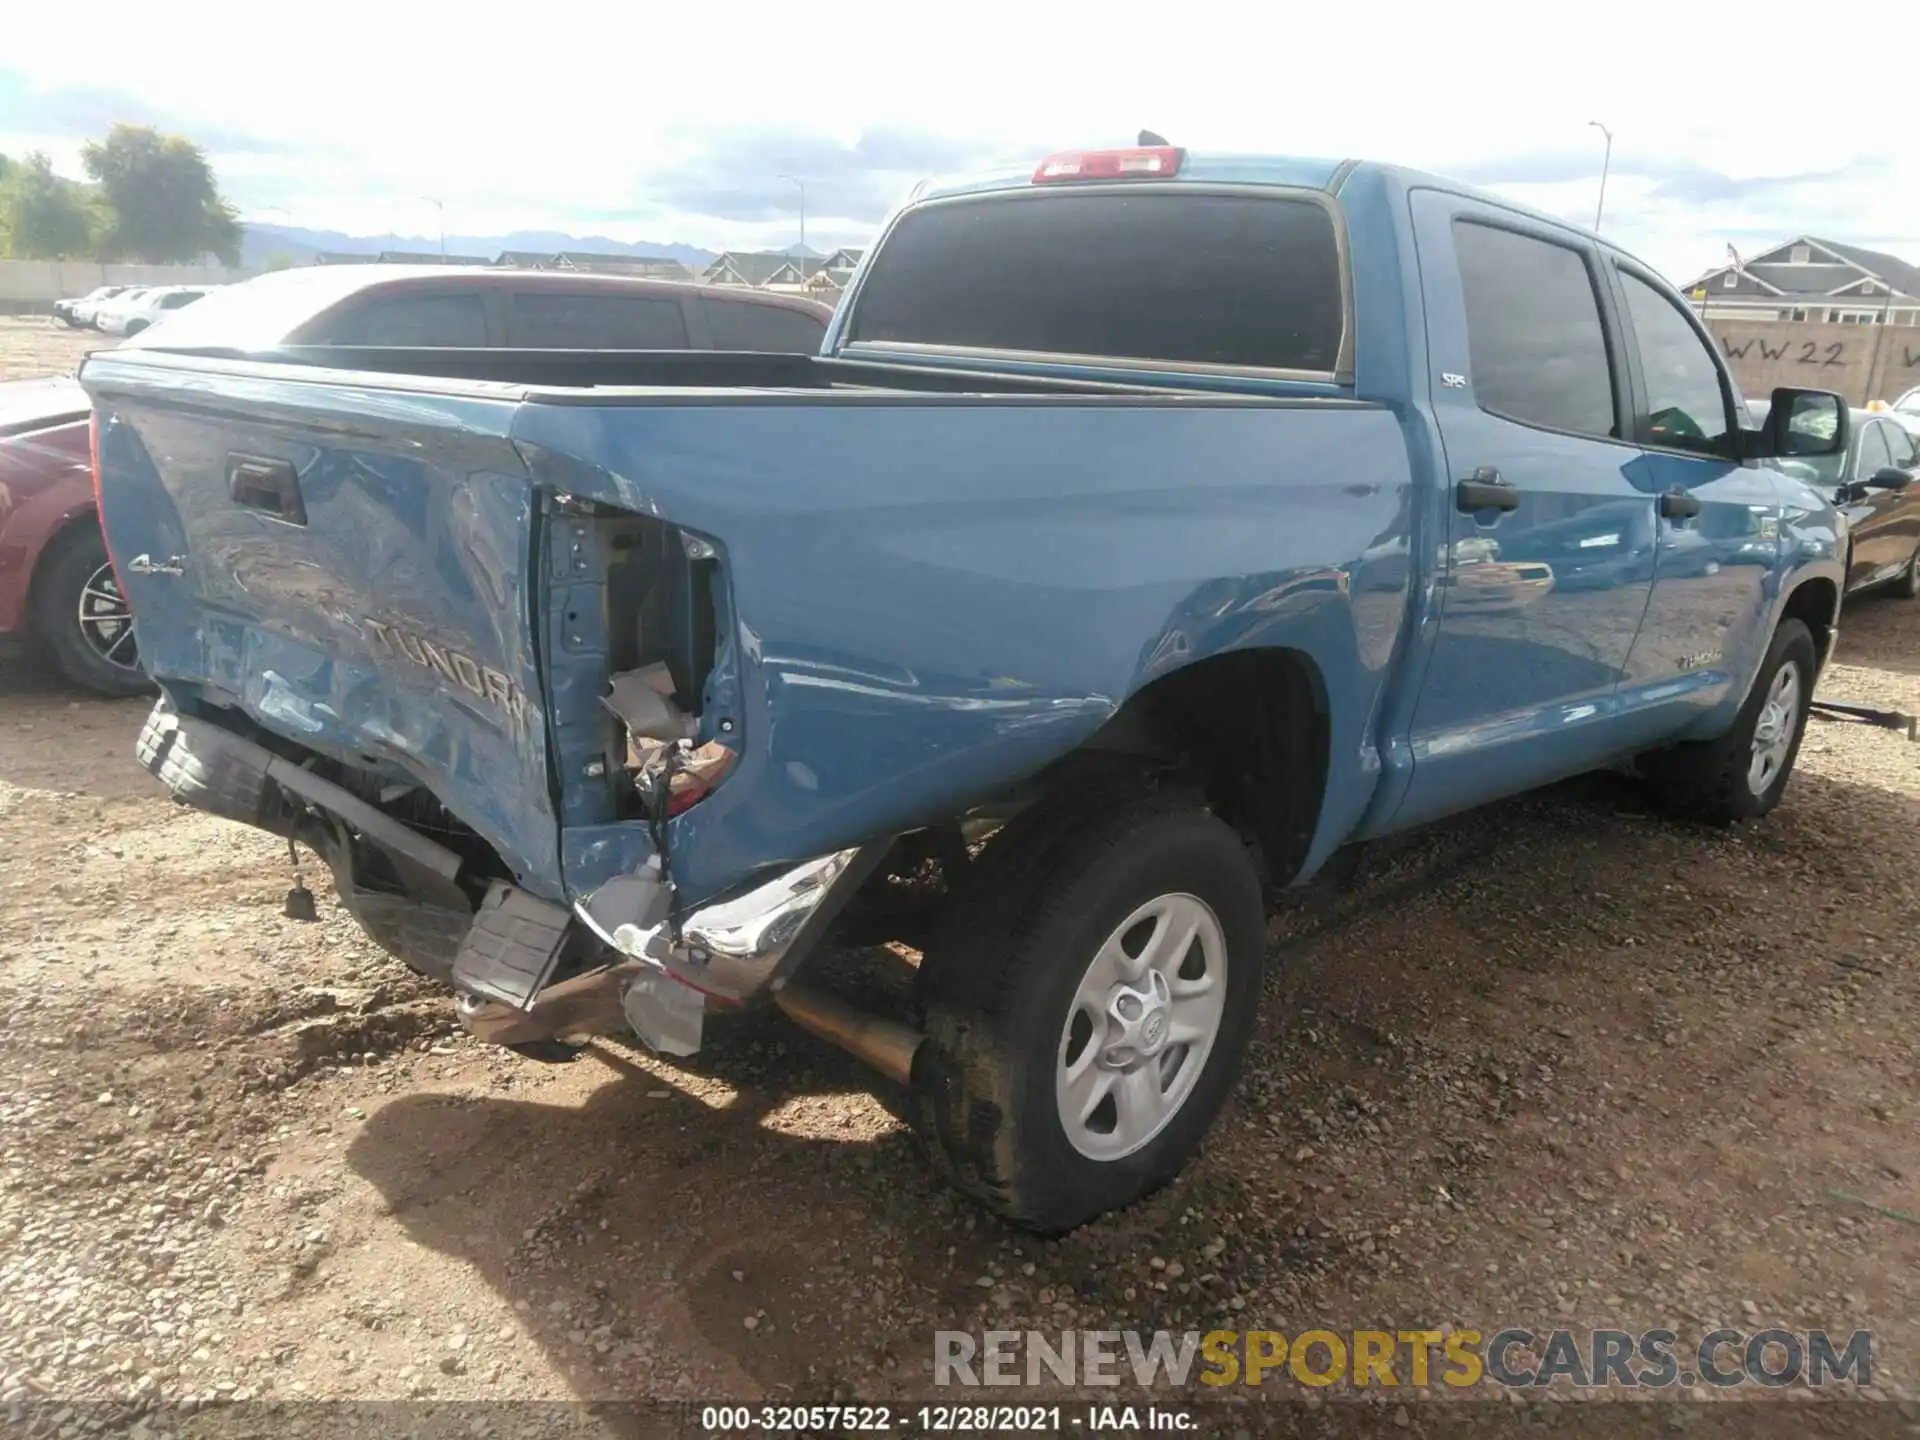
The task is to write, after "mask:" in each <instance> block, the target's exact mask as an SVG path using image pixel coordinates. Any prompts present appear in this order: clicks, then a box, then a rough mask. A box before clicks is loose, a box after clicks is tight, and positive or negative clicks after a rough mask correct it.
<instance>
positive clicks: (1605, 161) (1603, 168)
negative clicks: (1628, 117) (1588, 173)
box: [1587, 120, 1613, 235]
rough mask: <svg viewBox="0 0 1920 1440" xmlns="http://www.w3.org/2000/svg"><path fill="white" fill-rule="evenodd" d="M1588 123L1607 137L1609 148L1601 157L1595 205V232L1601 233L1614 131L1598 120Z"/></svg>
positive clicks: (1611, 160)
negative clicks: (1598, 187) (1597, 199)
mask: <svg viewBox="0 0 1920 1440" xmlns="http://www.w3.org/2000/svg"><path fill="white" fill-rule="evenodd" d="M1587 124H1589V125H1591V126H1592V127H1593V128H1594V129H1596V130H1598V131H1599V132H1600V133H1601V134H1602V135H1604V136H1606V137H1607V150H1606V153H1605V154H1604V155H1602V156H1601V157H1600V201H1599V203H1598V204H1596V205H1595V206H1594V207H1593V232H1594V234H1596V235H1597V234H1599V233H1600V216H1601V214H1602V213H1603V212H1604V211H1605V210H1606V208H1607V170H1608V168H1609V167H1610V166H1611V165H1612V164H1613V132H1612V131H1611V130H1609V129H1607V127H1606V126H1604V125H1602V124H1601V123H1600V122H1599V121H1598V120H1589V121H1587Z"/></svg>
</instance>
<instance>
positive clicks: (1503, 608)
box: [1393, 190, 1655, 825]
mask: <svg viewBox="0 0 1920 1440" xmlns="http://www.w3.org/2000/svg"><path fill="white" fill-rule="evenodd" d="M1412 206H1413V220H1414V236H1415V241H1416V244H1417V247H1418V250H1419V260H1420V283H1421V288H1422V291H1423V293H1424V298H1425V309H1426V314H1427V327H1428V328H1427V361H1428V365H1429V377H1430V395H1429V399H1430V401H1431V404H1432V407H1433V413H1434V418H1435V420H1436V421H1437V423H1438V425H1439V429H1440V435H1441V440H1442V443H1443V447H1444V451H1445V460H1446V466H1447V468H1446V471H1445V474H1444V476H1443V479H1444V481H1445V483H1446V488H1447V496H1446V512H1445V516H1444V525H1445V527H1446V528H1445V531H1444V533H1443V537H1442V545H1443V547H1444V555H1443V562H1442V565H1443V568H1442V573H1441V577H1440V578H1441V582H1442V584H1443V586H1444V590H1445V594H1444V599H1443V607H1442V610H1441V616H1440V624H1439V633H1438V635H1437V636H1436V637H1435V639H1434V641H1433V648H1432V654H1431V658H1430V660H1429V662H1428V665H1427V670H1426V674H1425V678H1424V681H1423V683H1422V687H1421V691H1420V695H1419V699H1418V702H1417V704H1416V708H1415V711H1414V722H1413V734H1412V737H1411V738H1412V743H1413V753H1414V768H1413V779H1412V782H1411V784H1410V785H1409V787H1408V792H1407V797H1406V799H1405V801H1404V802H1403V803H1402V806H1401V808H1400V810H1399V811H1398V813H1396V815H1395V816H1394V822H1393V823H1394V824H1395V825H1400V824H1403V823H1415V822H1418V821H1420V820H1425V819H1429V818H1431V817H1433V816H1436V815H1441V814H1445V813H1447V812H1448V811H1451V810H1456V809H1461V808H1463V807H1465V806H1467V805H1471V804H1475V803H1477V802H1478V801H1480V800H1483V799H1486V798H1489V797H1491V796H1494V795H1498V794H1503V793H1509V792H1513V791H1518V790H1522V789H1526V788H1528V787H1530V786H1533V785H1536V784H1540V783H1542V782H1544V781H1547V780H1551V779H1553V778H1556V777H1557V776H1561V775H1566V774H1572V773H1576V772H1578V771H1581V770H1585V769H1589V768H1592V767H1593V766H1594V765H1597V764H1599V763H1601V762H1602V761H1604V760H1605V759H1606V758H1607V757H1608V752H1609V751H1610V749H1611V748H1612V747H1614V746H1615V745H1617V743H1618V741H1617V738H1616V736H1615V735H1614V733H1613V732H1612V731H1611V729H1610V727H1608V726H1607V725H1605V724H1599V723H1593V722H1595V721H1597V720H1600V719H1602V718H1603V717H1604V715H1605V713H1606V712H1607V710H1608V708H1609V707H1610V705H1611V703H1612V697H1613V693H1614V689H1615V687H1616V686H1617V685H1618V683H1619V681H1620V676H1621V673H1622V669H1623V667H1624V665H1625V663H1626V659H1627V656H1628V653H1629V652H1630V650H1631V648H1632V645H1633V639H1634V635H1635V633H1636V631H1637V630H1638V629H1639V625H1640V618H1641V614H1642V612H1643V611H1644V610H1645V609H1646V604H1647V597H1648V595H1649V593H1650V592H1651V589H1652V583H1653V569H1654V553H1655V550H1654V533H1653V504H1654V502H1653V496H1652V494H1651V492H1650V491H1649V490H1648V489H1647V488H1646V486H1645V483H1644V476H1643V475H1642V474H1641V473H1640V472H1641V465H1640V458H1641V457H1640V451H1639V448H1638V447H1637V446H1636V445H1634V444H1633V443H1632V442H1631V441H1630V440H1629V439H1627V438H1625V426H1624V420H1623V417H1624V415H1625V413H1626V399H1627V391H1626V385H1625V379H1624V375H1623V374H1622V372H1621V367H1620V366H1619V364H1618V363H1617V357H1616V356H1615V354H1614V353H1613V352H1614V341H1613V339H1612V338H1610V337H1611V336H1612V334H1613V331H1612V323H1613V322H1612V314H1611V310H1612V301H1611V297H1610V294H1609V292H1608V291H1607V288H1606V285H1605V281H1604V279H1603V277H1602V273H1601V269H1600V259H1599V256H1598V254H1597V252H1596V251H1595V249H1594V247H1593V246H1592V245H1591V244H1590V243H1589V242H1587V241H1586V240H1584V239H1583V238H1581V237H1579V236H1577V235H1575V234H1573V233H1572V232H1570V231H1566V230H1562V229H1560V228H1558V227H1556V226H1553V225H1551V224H1548V223H1543V222H1536V221H1533V220H1531V219H1529V218H1527V217H1523V216H1519V215H1515V214H1513V213H1511V212H1509V211H1506V210H1502V209H1500V208H1498V207H1496V206H1492V205H1487V204H1484V203H1482V202H1478V201H1475V200H1471V199H1468V198H1466V197H1462V196H1457V195H1450V194H1446V193H1443V192H1439V191H1431V190H1422V191H1416V192H1414V195H1413V197H1412Z"/></svg>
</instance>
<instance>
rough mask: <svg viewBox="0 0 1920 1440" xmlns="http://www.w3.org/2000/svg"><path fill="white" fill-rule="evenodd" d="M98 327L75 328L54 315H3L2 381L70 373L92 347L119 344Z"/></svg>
mask: <svg viewBox="0 0 1920 1440" xmlns="http://www.w3.org/2000/svg"><path fill="white" fill-rule="evenodd" d="M116 343H118V342H116V341H115V339H114V338H113V336H111V335H102V334H101V333H100V332H99V331H97V330H72V329H69V328H68V327H67V326H65V325H63V324H61V323H60V322H59V321H58V320H55V319H54V318H53V317H52V316H51V315H0V380H32V379H34V378H36V377H38V376H41V375H71V374H72V373H73V369H74V367H75V366H76V365H78V364H79V363H80V360H81V357H83V356H84V355H85V354H86V353H87V351H89V350H102V349H105V348H106V347H108V346H110V345H113V344H116Z"/></svg>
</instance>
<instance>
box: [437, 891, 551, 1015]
mask: <svg viewBox="0 0 1920 1440" xmlns="http://www.w3.org/2000/svg"><path fill="white" fill-rule="evenodd" d="M572 920H573V917H572V915H571V914H570V913H569V912H568V911H566V910H565V909H563V908H562V907H560V906H558V905H549V904H548V903H547V902H546V901H544V900H541V899H539V898H537V897H535V896H533V895H530V894H528V893H527V892H526V891H525V890H521V889H519V888H518V887H516V886H513V885H508V884H505V883H503V882H501V881H498V880H496V881H494V882H493V884H492V885H491V886H489V887H488V889H487V895H486V898H485V899H484V900H482V901H481V902H480V910H479V912H478V913H477V914H476V915H475V916H474V917H473V925H472V926H471V928H469V929H468V931H467V936H466V939H464V940H463V941H461V942H460V951H459V954H457V955H456V956H455V957H454V961H453V983H454V987H455V988H456V989H458V990H461V991H464V992H465V993H467V994H470V995H479V996H484V997H485V998H487V999H489V1000H498V1001H500V1002H502V1003H503V1004H507V1005H511V1006H513V1007H514V1008H515V1009H516V1010H526V1009H529V1008H531V1007H532V1004H533V997H534V996H535V995H536V994H538V993H539V991H540V987H541V986H543V985H545V984H546V983H547V981H548V980H550V979H552V978H553V972H554V968H555V967H556V966H557V965H558V964H559V963H560V951H561V948H562V947H563V946H564V945H565V944H566V939H567V927H568V926H569V925H570V924H571V923H572Z"/></svg>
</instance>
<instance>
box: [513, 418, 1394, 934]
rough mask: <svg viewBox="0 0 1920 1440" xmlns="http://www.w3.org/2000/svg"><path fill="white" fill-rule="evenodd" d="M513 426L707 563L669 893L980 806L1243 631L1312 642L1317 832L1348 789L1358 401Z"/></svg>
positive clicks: (1363, 506) (1367, 628) (1372, 612)
mask: <svg viewBox="0 0 1920 1440" xmlns="http://www.w3.org/2000/svg"><path fill="white" fill-rule="evenodd" d="M514 438H515V441H516V443H518V445H519V446H520V449H521V453H522V455H523V456H525V457H526V459H527V462H528V465H529V468H530V470H531V471H532V473H533V475H534V477H535V479H536V481H537V482H539V483H541V484H542V485H543V486H547V487H549V488H552V489H558V490H563V491H565V492H568V493H571V494H574V495H577V496H580V497H581V498H585V499H593V500H598V501H601V502H604V503H607V504H610V505H614V506H618V507H621V508H623V509H628V510H632V511H635V512H637V513H640V514H646V515H654V516H659V517H661V518H663V519H666V520H668V521H670V522H671V523H672V524H674V525H676V526H679V527H682V528H684V529H686V530H688V531H690V532H693V533H694V534H697V535H699V536H702V537H704V538H707V539H709V540H711V541H712V542H713V543H714V544H715V545H716V546H717V547H718V549H719V551H720V553H721V559H722V564H723V568H724V574H725V576H726V578H727V581H728V584H729V585H730V589H731V595H732V600H733V622H734V626H735V633H734V635H733V637H732V638H733V641H734V645H735V651H736V654H737V661H736V664H737V667H738V672H739V673H738V677H737V678H738V683H739V685H740V705H739V707H738V708H739V710H740V712H741V713H740V716H739V724H740V731H739V733H738V735H737V736H736V737H735V740H736V743H738V744H739V746H740V748H741V752H742V758H741V762H740V764H739V765H738V766H737V767H736V769H735V771H734V772H733V774H732V775H731V776H730V777H729V778H728V779H727V781H726V782H725V783H724V784H722V785H721V786H720V787H719V789H718V790H717V791H716V792H715V793H714V794H713V795H712V796H711V797H710V798H708V799H707V800H705V801H703V802H702V803H701V804H699V805H698V806H696V807H694V808H693V809H692V810H690V811H688V812H687V813H686V814H685V815H683V816H681V817H679V818H677V819H676V820H674V821H672V822H670V825H671V830H670V852H671V856H672V867H673V874H674V879H675V882H676V886H677V888H678V890H679V901H680V903H681V904H687V903H693V902H698V901H700V900H703V899H706V898H708V897H710V896H712V895H714V894H716V893H718V892H719V891H721V890H723V889H725V888H727V887H728V886H730V885H732V884H734V883H736V882H738V881H740V880H742V879H743V878H745V877H747V876H749V875H751V874H753V873H754V872H756V871H758V870H761V869H764V868H765V867H768V866H771V865H775V864H780V863H797V862H799V861H802V860H805V859H808V858H811V857H814V856H817V855H821V854H824V853H828V852H831V851H834V850H838V849H841V848H844V847H846V846H848V845H851V844H855V843H858V842H861V841H864V840H868V839H872V838H874V837H876V836H880V835H885V834H888V833H892V832H894V831H897V830H900V829H904V828H910V827H911V826H913V825H916V824H923V823H927V822H929V821H933V820H937V819H940V818H943V817H945V816H947V815H951V814H953V813H956V812H957V811H959V810H961V809H964V808H965V807H966V806H968V805H970V804H975V803H978V802H980V801H981V800H983V799H985V798H987V797H989V796H991V795H992V794H994V793H995V792H997V791H999V790H1001V789H1003V788H1004V787H1005V786H1007V785H1008V784H1010V783H1011V782H1013V781H1015V780H1017V779H1019V778H1021V777H1023V776H1025V775H1028V774H1031V773H1033V772H1034V771H1036V770H1038V769H1040V768H1042V767H1043V766H1045V765H1046V764H1048V763H1049V762H1051V761H1053V760H1055V759H1057V758H1058V757H1060V756H1061V755H1063V754H1065V753H1067V752H1068V751H1070V750H1072V749H1073V748H1075V747H1076V746H1077V745H1079V744H1081V743H1082V742H1083V741H1085V740H1086V739H1087V738H1088V737H1089V736H1090V735H1092V734H1093V732H1094V731H1096V730H1097V729H1098V728H1099V727H1100V726H1101V724H1102V723H1103V722H1104V721H1105V720H1106V719H1107V718H1108V717H1109V716H1111V715H1112V714H1113V712H1114V711H1115V710H1116V709H1117V708H1118V707H1119V705H1120V704H1121V703H1122V702H1123V701H1124V700H1125V699H1126V697H1127V696H1128V695H1129V694H1131V693H1132V692H1133V691H1134V690H1135V689H1137V688H1138V687H1139V686H1140V685H1142V684H1144V683H1146V682H1148V681H1149V680H1152V679H1154V678H1157V677H1158V676H1160V675H1161V674H1164V673H1168V672H1169V671H1171V670H1173V669H1175V668H1178V667H1179V666H1181V665H1184V664H1187V663H1190V662H1191V661H1194V660H1198V659H1201V658H1204V657H1205V656H1208V655H1212V654H1216V653H1220V652H1223V651H1226V650H1231V649H1235V648H1239V647H1242V646H1252V645H1289V646H1295V647H1297V648H1300V649H1303V650H1304V651H1306V652H1307V653H1308V654H1309V655H1310V656H1311V657H1312V659H1313V661H1314V664H1315V665H1316V667H1317V668H1318V669H1319V670H1320V672H1321V674H1322V676H1323V678H1324V680H1325V691H1326V693H1327V695H1328V699H1329V705H1330V709H1331V714H1330V717H1329V718H1330V721H1331V726H1332V742H1333V762H1332V768H1333V774H1332V776H1331V779H1332V785H1333V788H1332V789H1331V790H1330V793H1329V800H1328V804H1327V805H1325V806H1323V808H1322V816H1321V819H1322V825H1323V828H1324V827H1328V826H1332V825H1340V826H1342V827H1345V826H1348V825H1350V824H1351V823H1352V821H1353V820H1354V819H1355V818H1356V817H1357V814H1358V810H1359V807H1360V805H1362V804H1363V803H1364V799H1365V791H1366V789H1367V787H1368V785H1369V783H1370V776H1371V772H1372V769H1373V765H1372V758H1371V757H1372V750H1371V745H1370V742H1369V740H1368V735H1367V729H1368V723H1369V719H1370V717H1371V715H1372V714H1373V711H1374V709H1375V706H1376V704H1377V700H1378V695H1379V687H1380V683H1381V679H1382V677H1383V675H1384V672H1385V666H1386V664H1387V662H1388V661H1389V659H1390V652H1391V650H1392V647H1393V637H1394V636H1395V635H1396V634H1397V633H1398V629H1399V621H1400V618H1401V616H1402V615H1403V614H1404V609H1405V604H1406V586H1405V581H1404V577H1403V576H1402V577H1400V578H1394V579H1391V580H1388V581H1385V582H1383V583H1380V584H1377V585H1375V584H1371V583H1369V579H1368V575H1367V566H1366V561H1365V558H1364V557H1365V556H1366V555H1367V554H1368V553H1369V552H1372V551H1377V550H1378V549H1379V548H1380V547H1381V545H1382V543H1383V542H1384V541H1387V540H1389V539H1391V538H1392V537H1394V536H1404V534H1405V532H1406V528H1407V521H1406V516H1407V513H1408V509H1407V499H1408V497H1407V489H1408V485H1409V471H1408V466H1407V458H1406V449H1405V445H1404V442H1403V441H1402V439H1401V436H1400V432H1399V430H1398V427H1397V424H1396V422H1395V420H1394V418H1393V417H1392V416H1391V414H1389V413H1388V412H1386V411H1385V410H1383V409H1379V408H1377V407H1370V406H1362V405H1354V404H1342V403H1339V402H1335V403H1331V404H1327V403H1321V404H1314V405H1305V406H1288V405H1238V404H1233V403H1210V402H1202V401H1183V402H1176V403H1161V402H1158V401H1143V400H1140V399H1138V398H1131V399H1129V400H1127V401H1125V402H1123V403H1114V402H1113V401H1111V400H1109V399H1106V398H1104V397H1103V398H1102V399H1101V400H1099V401H1088V400H1081V399H1073V400H1063V399H1059V398H1051V397H1050V398H1049V399H1047V400H1045V401H1039V402H1025V401H1020V400H1010V399H1008V398H1006V397H996V398H995V399H993V400H990V401H985V402H982V401H979V400H977V399H975V398H973V397H941V398H939V399H931V400H930V399H928V398H927V397H914V398H913V399H911V400H902V399H893V398H888V399H879V398H876V397H871V396H836V397H822V396H820V395H818V394H813V395H808V396H805V397H800V396H794V397H765V398H760V399H754V398H751V397H746V396H740V395H737V394H735V395H728V396H725V397H724V399H723V398H722V397H714V398H711V399H709V400H708V401H707V402H706V403H698V404H674V403H672V402H671V401H669V400H667V399H665V397H661V396H659V395H657V394H656V395H651V396H647V397H645V398H644V399H640V398H635V399H632V400H629V401H628V402H627V403H625V404H622V403H621V402H620V400H619V398H618V397H617V396H612V395H607V396H603V397H596V398H595V399H594V400H592V401H582V400H581V399H580V397H577V396H576V397H571V398H565V397H560V396H550V397H543V396H541V395H540V394H538V393H536V394H535V395H534V396H533V397H531V398H530V400H529V401H528V403H527V404H525V405H524V406H523V407H522V408H521V410H520V412H519V414H518V416H517V417H516V420H515V425H514ZM1369 637H1375V638H1372V639H1370V638H1369ZM636 832H637V833H636ZM563 849H564V853H565V857H566V871H567V879H568V884H569V888H570V889H572V890H573V891H574V892H575V893H580V892H583V891H585V890H589V889H591V888H593V887H594V886H595V885H597V884H598V883H600V882H601V881H602V880H604V879H606V878H607V877H608V876H610V875H612V874H615V873H618V871H619V870H620V869H622V868H625V867H626V866H627V865H630V864H631V863H633V862H635V861H637V860H638V859H640V858H643V857H644V855H645V854H646V853H648V847H647V845H646V843H645V840H644V827H642V826H637V825H627V826H595V827H588V828H584V829H581V830H579V831H570V832H569V833H568V834H567V835H566V836H565V837H564V842H563Z"/></svg>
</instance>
